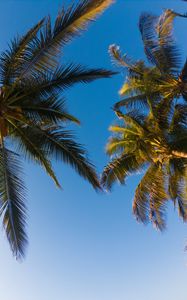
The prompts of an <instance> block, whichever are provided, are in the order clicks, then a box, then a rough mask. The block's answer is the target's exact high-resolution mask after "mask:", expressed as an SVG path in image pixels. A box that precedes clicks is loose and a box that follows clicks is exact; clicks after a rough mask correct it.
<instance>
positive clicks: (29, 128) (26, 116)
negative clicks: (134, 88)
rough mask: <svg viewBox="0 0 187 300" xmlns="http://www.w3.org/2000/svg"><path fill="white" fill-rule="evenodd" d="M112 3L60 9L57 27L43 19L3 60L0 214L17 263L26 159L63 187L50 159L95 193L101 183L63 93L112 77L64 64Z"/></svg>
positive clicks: (87, 0)
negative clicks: (65, 52) (68, 48)
mask: <svg viewBox="0 0 187 300" xmlns="http://www.w3.org/2000/svg"><path fill="white" fill-rule="evenodd" d="M112 2H113V1H112V0H98V1H95V0H84V1H80V2H79V3H78V4H72V5H71V6H70V7H68V8H67V9H65V8H62V10H61V11H60V12H59V14H58V16H57V18H56V20H55V22H54V26H52V24H51V18H50V17H48V18H44V19H42V20H41V21H39V22H38V23H37V24H36V25H35V26H34V27H32V28H31V29H30V30H29V31H28V32H27V33H26V34H25V35H24V36H20V37H16V38H15V39H14V40H12V42H11V43H10V45H9V48H8V50H6V51H4V52H3V53H1V55H0V84H1V87H0V215H1V218H2V222H3V226H4V229H5V232H6V236H7V238H8V241H9V243H10V247H11V250H12V252H13V254H14V255H15V256H16V258H21V257H23V256H24V253H25V246H26V244H27V236H26V232H25V225H26V214H27V213H26V205H25V196H26V195H25V184H24V182H23V178H22V165H21V163H22V160H23V159H24V158H25V159H28V160H29V161H34V162H35V163H37V164H39V165H40V166H41V167H42V168H44V170H45V171H46V173H47V174H48V175H49V176H50V177H51V178H52V179H53V180H54V182H55V183H56V185H57V186H58V187H60V184H59V182H58V179H57V178H56V175H55V172H54V170H53V168H52V165H51V161H52V159H53V158H54V159H57V160H59V161H62V162H64V163H67V164H69V165H71V166H72V167H73V168H74V169H75V171H76V172H78V173H79V174H80V175H81V176H82V177H83V178H85V179H86V180H88V181H89V182H90V183H91V185H92V186H93V188H94V189H95V190H99V189H100V184H99V181H98V178H97V174H96V171H95V168H94V166H93V165H92V163H91V162H90V161H89V160H88V158H87V152H86V150H85V149H84V147H83V146H82V145H80V144H79V143H77V142H76V141H75V139H74V136H73V134H72V133H71V131H69V130H67V124H68V123H69V122H74V123H76V124H79V120H77V118H75V117H74V116H72V115H71V114H69V113H68V112H67V110H66V107H65V101H64V98H63V96H62V93H63V92H64V91H65V90H66V89H67V88H69V87H71V86H73V85H74V84H76V83H89V82H91V81H93V80H96V79H99V78H103V77H110V76H111V75H112V74H113V73H112V72H110V71H107V70H105V69H88V68H86V67H83V66H81V65H79V64H74V63H71V64H69V65H61V64H60V54H61V50H62V49H63V47H64V46H65V45H66V44H67V43H68V42H70V41H71V40H72V39H73V38H74V37H76V36H79V35H80V34H81V33H82V32H83V31H84V30H85V29H86V28H87V25H88V24H89V22H91V21H93V20H95V18H96V17H97V16H98V15H99V14H101V13H102V12H103V11H104V9H106V8H107V7H108V6H109V5H110V4H111V3H112Z"/></svg>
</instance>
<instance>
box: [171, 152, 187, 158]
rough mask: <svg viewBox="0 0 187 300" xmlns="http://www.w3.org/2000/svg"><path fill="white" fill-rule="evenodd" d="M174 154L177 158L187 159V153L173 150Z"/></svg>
mask: <svg viewBox="0 0 187 300" xmlns="http://www.w3.org/2000/svg"><path fill="white" fill-rule="evenodd" d="M172 154H173V155H174V156H175V157H180V158H187V153H186V152H180V151H175V150H173V151H172Z"/></svg>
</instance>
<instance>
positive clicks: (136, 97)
mask: <svg viewBox="0 0 187 300" xmlns="http://www.w3.org/2000/svg"><path fill="white" fill-rule="evenodd" d="M177 16H180V17H185V18H186V17H187V15H181V14H178V13H176V12H174V11H172V10H169V9H168V10H166V11H165V12H164V13H163V14H162V15H161V16H160V17H157V16H155V15H151V14H147V13H144V14H142V15H141V17H140V21H139V29H140V33H141V36H142V40H143V44H144V52H145V55H146V57H147V60H148V63H149V64H146V63H145V62H144V61H143V60H138V61H133V60H132V59H131V58H129V57H128V56H127V55H124V56H122V55H121V52H120V49H119V47H118V46H115V45H112V46H110V49H109V50H110V54H111V56H112V58H113V60H114V61H115V62H117V64H118V65H119V66H120V67H123V68H125V69H126V70H127V78H126V80H125V83H124V84H123V86H122V88H121V90H120V92H119V94H120V96H121V98H122V99H121V100H120V101H119V102H117V103H116V104H115V105H114V110H119V109H121V108H122V107H125V108H126V109H128V108H130V109H131V108H137V107H138V108H144V109H145V108H149V105H148V104H149V102H150V101H151V103H152V105H154V104H155V103H156V104H157V103H158V101H159V102H160V105H161V109H162V107H164V108H165V113H168V112H169V110H170V109H171V108H172V105H173V104H174V101H173V100H178V99H179V98H182V99H183V100H184V101H187V62H185V64H184V65H183V66H182V67H180V63H181V57H180V53H179V51H178V49H177V46H176V44H175V40H174V38H173V20H174V18H175V17H177ZM166 107H167V109H168V110H167V111H166Z"/></svg>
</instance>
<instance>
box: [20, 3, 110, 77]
mask: <svg viewBox="0 0 187 300" xmlns="http://www.w3.org/2000/svg"><path fill="white" fill-rule="evenodd" d="M113 2H114V1H113V0H97V1H95V0H84V1H83V0H82V1H80V3H78V4H77V5H75V4H72V5H70V6H69V8H68V9H66V10H65V9H64V8H62V10H61V11H60V12H59V14H58V16H57V18H56V21H55V24H54V28H52V26H51V19H50V17H49V18H48V19H47V21H46V23H45V27H44V29H43V30H41V31H40V36H39V37H37V38H35V41H34V43H33V47H32V49H31V58H30V59H29V60H28V61H26V62H25V64H24V66H23V70H22V73H21V77H25V76H27V75H28V74H30V73H32V71H33V70H46V69H47V70H49V69H50V68H54V67H56V65H57V62H58V54H59V52H60V50H61V48H62V47H63V46H64V45H65V44H67V42H69V41H71V40H72V38H74V37H75V36H78V35H80V34H81V32H82V31H83V30H85V29H86V28H87V26H88V24H89V23H90V22H91V21H93V20H95V19H96V17H97V16H99V15H100V14H101V13H102V12H103V11H104V10H105V9H106V8H107V7H108V6H109V5H111V4H112V3H113Z"/></svg>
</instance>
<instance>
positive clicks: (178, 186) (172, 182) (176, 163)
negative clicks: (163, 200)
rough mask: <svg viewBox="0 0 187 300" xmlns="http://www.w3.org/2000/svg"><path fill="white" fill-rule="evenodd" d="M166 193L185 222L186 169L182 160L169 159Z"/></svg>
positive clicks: (186, 214)
mask: <svg viewBox="0 0 187 300" xmlns="http://www.w3.org/2000/svg"><path fill="white" fill-rule="evenodd" d="M169 171H170V172H169V184H168V192H169V195H170V197H171V199H172V200H173V202H174V204H175V205H176V202H177V204H178V211H179V216H180V217H182V219H183V220H184V221H185V222H186V221H187V198H186V196H187V195H186V190H187V183H186V167H185V166H184V160H182V159H171V160H170V170H169Z"/></svg>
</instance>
